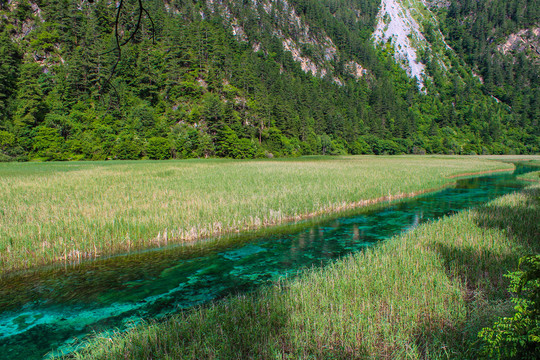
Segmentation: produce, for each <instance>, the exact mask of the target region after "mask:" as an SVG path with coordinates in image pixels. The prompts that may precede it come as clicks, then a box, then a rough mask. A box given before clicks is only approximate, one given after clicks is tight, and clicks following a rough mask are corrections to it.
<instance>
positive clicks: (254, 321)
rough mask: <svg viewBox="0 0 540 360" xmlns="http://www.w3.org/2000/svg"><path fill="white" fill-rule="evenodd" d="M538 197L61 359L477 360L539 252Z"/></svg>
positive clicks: (506, 200)
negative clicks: (484, 331) (524, 260)
mask: <svg viewBox="0 0 540 360" xmlns="http://www.w3.org/2000/svg"><path fill="white" fill-rule="evenodd" d="M539 195H540V187H538V186H537V185H536V186H534V187H531V188H528V189H526V190H525V191H524V192H522V193H515V194H511V195H508V196H504V197H502V198H499V199H497V200H495V201H493V202H491V203H489V204H487V205H485V206H482V207H479V208H477V209H474V210H469V211H463V212H460V213H458V214H456V215H454V216H450V217H445V218H443V219H441V220H439V221H436V222H429V223H425V224H422V225H420V226H418V227H417V228H415V229H414V230H412V231H410V232H408V233H406V234H402V235H399V236H396V237H394V238H392V239H389V240H387V241H385V242H382V243H381V244H379V245H378V246H376V247H373V248H371V249H367V250H366V251H362V252H359V253H356V254H352V255H350V256H347V257H345V258H343V259H340V260H337V261H335V262H333V263H332V264H329V265H327V266H325V267H323V268H315V269H309V270H306V271H305V272H303V273H302V274H300V275H299V276H298V277H297V278H295V279H288V280H283V281H280V282H278V283H277V284H273V285H269V286H267V287H265V288H263V289H262V290H260V291H257V292H255V293H251V294H248V295H244V296H231V297H229V298H226V299H224V300H222V301H219V302H216V303H214V304H212V305H209V306H205V307H201V308H195V309H191V310H188V311H183V312H181V313H180V314H178V315H174V316H171V317H170V318H169V319H167V320H164V321H160V322H152V323H150V324H140V325H138V326H137V327H134V328H132V329H130V330H128V331H126V332H122V333H118V334H115V335H113V336H110V337H109V336H96V337H95V338H94V339H93V340H92V341H91V343H90V345H89V346H88V347H87V348H82V349H80V350H79V352H78V353H77V354H75V355H73V356H71V355H70V356H69V357H66V359H67V358H70V359H71V358H75V359H85V360H89V359H91V360H93V359H107V360H111V359H118V360H120V359H125V358H130V359H131V358H134V359H135V358H136V359H171V358H174V359H237V358H242V359H244V358H246V359H249V358H252V359H399V360H401V359H430V360H432V359H433V360H443V359H444V360H448V359H456V360H463V359H477V358H478V355H479V354H478V352H477V349H476V347H475V344H474V342H476V341H477V340H478V337H477V334H478V331H479V329H480V328H482V327H484V326H486V324H488V323H492V321H493V319H494V318H496V317H498V316H501V315H502V316H504V315H507V314H508V312H509V311H510V312H511V307H508V304H507V302H509V301H505V300H506V294H501V286H502V289H504V287H505V286H506V285H507V281H506V279H505V278H504V276H502V275H503V274H504V273H505V272H507V271H509V270H513V269H515V265H516V263H517V260H518V259H519V258H520V257H521V256H523V254H524V253H527V252H533V253H534V252H537V251H538V246H539V244H538V238H537V236H538V231H539V230H540V218H539V217H540V213H539V212H538V206H540V203H539V200H540V197H539ZM509 209H511V210H512V211H509ZM536 266H537V265H536ZM536 281H537V280H536ZM254 334H256V335H257V336H254ZM535 359H536V358H535Z"/></svg>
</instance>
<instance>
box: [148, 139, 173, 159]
mask: <svg viewBox="0 0 540 360" xmlns="http://www.w3.org/2000/svg"><path fill="white" fill-rule="evenodd" d="M146 155H148V157H149V158H150V159H152V160H165V159H169V158H170V157H171V144H170V143H169V140H167V139H165V138H161V137H153V138H150V139H148V143H147V144H146Z"/></svg>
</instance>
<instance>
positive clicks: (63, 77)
mask: <svg viewBox="0 0 540 360" xmlns="http://www.w3.org/2000/svg"><path fill="white" fill-rule="evenodd" d="M530 2H531V3H534V1H530ZM533 5H534V4H533ZM144 6H145V9H144V10H145V12H144V13H143V16H142V21H141V23H140V28H139V29H138V31H137V32H136V33H134V30H135V29H136V25H137V17H138V14H139V8H138V1H135V0H125V1H124V2H123V8H122V11H121V13H120V16H119V17H118V23H116V21H115V19H116V15H117V13H116V8H114V7H113V6H112V5H109V2H108V1H102V0H96V1H93V2H88V1H70V0H35V1H34V0H33V1H28V0H13V1H9V2H3V3H2V5H1V7H0V18H1V19H2V22H1V25H0V161H10V160H21V161H22V160H31V159H40V160H78V159H92V160H100V159H140V158H151V159H167V158H192V157H214V156H216V157H232V158H253V157H272V156H273V157H276V156H296V155H306V154H332V155H334V154H346V153H350V154H399V153H441V154H472V153H476V154H506V153H520V154H521V153H535V152H538V151H539V150H540V132H539V126H538V117H539V112H538V108H540V107H539V106H537V105H536V104H537V102H538V100H539V97H538V96H540V95H539V90H538V86H537V85H538V64H537V63H534V61H533V60H527V59H528V58H527V57H526V55H523V56H525V59H526V60H523V61H525V62H526V63H527V64H529V65H528V66H529V67H528V68H527V69H526V71H521V72H519V74H520V76H522V77H523V78H521V77H519V76H513V77H512V80H511V81H510V80H500V79H499V78H500V77H499V76H498V75H497V74H498V73H497V71H499V70H496V71H495V73H494V74H495V75H494V77H493V79H494V80H493V81H492V80H490V79H491V78H490V77H489V74H490V71H491V70H489V69H488V68H484V67H482V66H481V64H483V63H482V62H481V61H483V60H481V59H480V58H482V56H484V58H485V57H488V58H489V56H488V55H486V54H488V52H480V53H478V52H476V50H474V51H473V50H471V49H469V48H468V47H467V46H465V45H460V44H461V43H460V44H458V43H457V41H458V40H457V39H462V40H463V41H469V40H467V39H469V38H468V37H465V36H461V35H456V34H458V33H459V31H461V33H467V31H470V33H471V34H472V35H470V36H471V38H470V42H471V43H473V44H474V43H475V42H481V41H484V40H485V38H477V37H476V36H477V35H478V32H477V31H476V30H474V29H469V28H470V24H469V23H468V22H467V21H470V20H468V19H469V18H470V17H468V16H467V13H466V12H465V10H463V8H461V7H458V9H460V10H459V11H457V10H455V9H456V8H455V6H454V5H452V6H451V7H450V8H449V9H448V10H447V9H445V8H442V9H440V10H439V12H440V14H439V16H440V18H441V19H442V20H441V24H442V25H441V26H442V27H443V33H444V34H445V35H446V36H447V37H448V39H449V41H450V44H451V46H453V47H454V48H455V50H456V52H457V54H459V56H458V55H455V54H450V53H449V54H448V58H449V59H450V60H451V66H449V67H448V68H447V69H445V70H444V71H443V70H441V67H440V66H434V65H433V64H431V65H430V63H429V59H430V54H424V58H425V59H423V60H425V62H426V69H427V70H426V71H427V74H426V76H427V77H428V78H429V79H428V81H427V86H426V88H427V90H426V91H425V92H421V91H419V90H418V85H417V83H416V80H415V79H411V78H409V77H408V76H407V74H406V72H405V70H403V69H402V68H400V67H399V66H398V64H396V61H395V60H394V57H393V53H392V49H391V47H389V46H383V47H378V48H376V47H375V45H373V41H372V39H371V34H372V33H373V31H374V27H375V24H376V16H377V12H378V9H379V6H380V3H379V1H377V0H359V1H354V0H340V1H336V0H334V1H330V0H319V1H308V0H291V1H288V2H286V1H259V2H253V1H247V0H245V1H232V0H229V1H220V2H218V1H206V2H201V1H191V0H170V1H169V0H148V1H144ZM531 6H532V5H531ZM537 8H538V7H537ZM535 14H537V13H534V14H532V15H530V16H529V15H527V17H526V19H527V20H519V19H518V20H517V21H515V22H513V24H514V23H515V26H514V27H512V28H508V29H507V28H504V29H506V30H505V31H506V32H508V31H510V30H513V29H514V28H519V27H520V26H525V25H527V24H529V23H531V22H534V21H535V20H534V19H536V18H537V17H538V15H535ZM535 16H536V17H535ZM464 19H465V20H464ZM520 19H521V18H520ZM536 21H537V20H536ZM116 25H118V26H117V28H118V32H117V33H118V36H119V42H120V43H125V45H123V46H122V47H121V54H119V52H118V49H117V47H116V38H115V26H116ZM488 27H489V26H488ZM435 31H438V29H433V27H430V26H426V27H425V29H424V32H425V35H426V39H428V40H430V39H431V41H432V43H433V44H435V45H436V43H437V41H435V40H433V39H435V38H437V37H436V36H431V37H430V34H432V33H434V32H435ZM497 31H499V30H497ZM501 31H502V30H501ZM461 33H459V34H461ZM497 34H499V32H497ZM501 34H503V33H502V32H501ZM131 35H133V36H131ZM452 41H453V42H452ZM438 42H440V40H439V41H438ZM435 45H434V49H435V50H433V51H436V46H435ZM473 49H476V48H475V47H474V46H473ZM490 49H491V48H490ZM486 51H487V50H486ZM519 56H521V57H519ZM519 56H518V57H519V58H520V59H521V58H523V56H522V55H519ZM478 59H480V60H478ZM477 60H478V61H480V62H477ZM527 61H528V62H527ZM497 64H499V63H498V62H497ZM504 64H506V63H504V62H503V65H504ZM497 69H499V68H497ZM472 71H478V72H480V73H481V74H482V76H483V77H484V79H485V80H484V83H483V84H482V83H481V82H480V81H479V80H478V78H476V77H474V76H472ZM484 72H486V74H484ZM514 73H516V74H517V73H518V70H517V65H516V70H514ZM499 80H500V81H502V83H501V82H500V81H499ZM507 88H508V89H510V90H511V91H510V92H509V93H508V94H507V96H506V97H505V96H502V95H501V91H503V90H500V91H499V89H507ZM503 95H504V94H503ZM495 98H497V99H495Z"/></svg>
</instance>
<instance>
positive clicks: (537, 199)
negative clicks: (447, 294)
mask: <svg viewBox="0 0 540 360" xmlns="http://www.w3.org/2000/svg"><path fill="white" fill-rule="evenodd" d="M519 196H523V197H524V199H520V200H519V201H514V200H513V198H509V197H507V198H504V199H500V200H498V201H496V202H492V203H490V204H488V205H486V206H483V207H480V208H478V209H476V210H474V211H473V212H472V214H473V221H474V224H475V225H476V226H477V227H479V228H480V229H498V230H503V231H504V232H505V236H506V238H507V241H508V243H507V244H504V245H503V246H502V247H501V248H500V249H504V250H500V251H494V250H492V249H491V248H488V247H489V246H486V244H485V243H484V245H482V244H470V245H467V246H456V245H452V244H445V243H436V244H434V246H433V249H434V250H435V251H437V252H438V253H439V254H440V256H441V257H442V259H443V263H444V266H445V268H446V272H447V274H448V276H449V277H450V278H454V279H456V278H457V279H459V280H460V281H461V283H463V284H464V285H465V290H466V293H465V298H464V300H465V304H466V309H467V316H466V319H465V320H464V322H463V323H461V324H458V325H457V326H456V325H455V324H444V323H439V324H438V325H437V324H435V326H434V325H433V323H432V322H421V323H420V325H419V326H418V329H419V330H418V335H417V345H418V346H419V347H420V349H422V350H423V351H422V352H423V353H424V354H429V351H430V350H434V349H435V347H436V346H437V345H440V347H444V352H445V354H447V355H449V357H450V358H465V357H467V358H477V357H478V352H479V350H480V348H479V346H480V345H479V343H478V342H477V340H478V338H477V334H478V331H480V330H481V329H482V328H483V327H486V326H492V325H493V322H494V321H495V320H496V319H498V318H499V317H501V316H508V315H510V314H511V313H512V311H513V305H512V303H510V301H509V300H510V294H509V293H508V291H507V287H508V285H509V279H507V278H506V277H505V276H504V275H505V274H508V272H510V271H515V270H516V268H517V266H518V262H519V258H520V257H522V256H523V255H526V254H530V253H538V252H539V250H540V241H539V240H540V209H539V206H540V187H538V186H536V187H529V188H526V189H524V190H522V191H521V193H520V195H519ZM493 248H494V249H496V247H493ZM440 347H439V350H440ZM425 358H429V356H426V357H425Z"/></svg>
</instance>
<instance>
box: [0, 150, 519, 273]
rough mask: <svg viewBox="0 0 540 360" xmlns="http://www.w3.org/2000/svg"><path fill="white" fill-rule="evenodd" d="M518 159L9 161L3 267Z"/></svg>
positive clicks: (362, 195)
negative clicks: (10, 162)
mask: <svg viewBox="0 0 540 360" xmlns="http://www.w3.org/2000/svg"><path fill="white" fill-rule="evenodd" d="M511 166H512V165H510V164H502V163H498V162H494V161H488V160H483V159H478V158H474V157H470V158H469V157H418V156H401V157H374V156H371V157H369V156H364V157H337V158H309V157H307V158H300V159H287V160H267V161H232V160H217V159H216V160H190V161H162V162H157V161H154V162H152V161H137V162H87V163H86V162H85V163H82V162H79V163H19V164H13V163H12V164H0V188H1V189H2V191H1V192H0V270H1V271H6V270H13V269H24V268H31V267H35V266H38V265H42V264H45V263H51V262H55V261H62V262H68V263H69V262H78V261H80V260H82V259H86V258H93V257H97V256H103V255H110V254H116V253H123V252H127V251H132V250H137V249H144V248H151V247H159V246H163V245H166V244H170V243H178V242H180V243H182V242H193V241H194V240H197V239H200V238H204V237H211V236H216V235H219V234H223V233H226V232H240V231H244V230H249V229H254V228H260V227H263V226H268V225H275V224H280V223H284V222H288V221H291V220H295V219H301V218H305V217H310V216H316V215H319V214H323V213H329V212H335V211H339V210H343V209H347V208H350V207H354V206H361V205H364V204H366V203H369V202H370V201H367V200H374V199H379V198H381V197H387V198H392V197H399V196H404V195H406V194H413V193H415V192H419V191H422V190H426V189H433V188H440V187H441V186H443V185H445V184H447V183H449V182H450V181H451V180H449V179H448V178H447V177H449V176H453V175H458V174H460V173H466V172H475V171H491V170H497V169H501V168H503V169H504V168H507V169H510V168H511Z"/></svg>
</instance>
